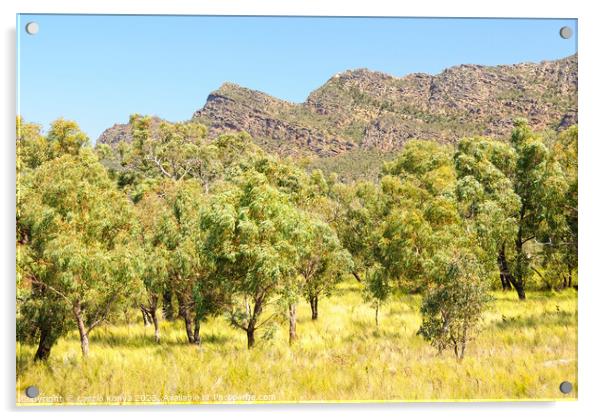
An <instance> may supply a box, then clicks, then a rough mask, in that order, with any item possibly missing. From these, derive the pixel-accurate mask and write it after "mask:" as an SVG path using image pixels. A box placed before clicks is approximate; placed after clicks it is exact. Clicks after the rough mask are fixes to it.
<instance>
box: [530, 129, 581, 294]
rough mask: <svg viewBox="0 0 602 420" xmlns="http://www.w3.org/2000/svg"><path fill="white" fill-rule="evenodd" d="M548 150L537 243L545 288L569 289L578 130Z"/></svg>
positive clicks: (568, 131)
mask: <svg viewBox="0 0 602 420" xmlns="http://www.w3.org/2000/svg"><path fill="white" fill-rule="evenodd" d="M549 148H550V158H549V159H548V162H547V167H546V176H545V178H546V185H545V188H544V189H543V193H542V196H541V202H542V203H543V204H544V206H543V209H544V212H543V213H544V214H543V218H544V219H543V223H542V227H541V229H540V230H541V234H540V235H538V236H539V238H538V242H539V244H540V245H541V246H542V249H543V264H544V266H545V268H546V281H547V282H548V284H549V285H550V286H552V285H558V286H559V287H571V286H572V283H573V275H574V274H575V272H576V270H577V255H578V216H579V215H578V162H577V160H578V159H577V156H578V150H577V149H578V129H577V126H572V127H569V128H568V129H566V130H564V131H562V132H560V133H559V134H558V135H556V136H554V137H553V138H552V142H551V144H550V145H549ZM550 277H553V279H554V280H556V281H554V280H552V279H550Z"/></svg>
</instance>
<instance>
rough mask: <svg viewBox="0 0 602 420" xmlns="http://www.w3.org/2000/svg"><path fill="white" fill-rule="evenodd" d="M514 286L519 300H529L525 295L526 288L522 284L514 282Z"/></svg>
mask: <svg viewBox="0 0 602 420" xmlns="http://www.w3.org/2000/svg"><path fill="white" fill-rule="evenodd" d="M512 285H513V286H514V289H516V293H517V294H518V299H519V300H525V299H526V298H527V296H526V295H525V288H524V286H523V284H522V282H518V281H514V282H513V283H512Z"/></svg>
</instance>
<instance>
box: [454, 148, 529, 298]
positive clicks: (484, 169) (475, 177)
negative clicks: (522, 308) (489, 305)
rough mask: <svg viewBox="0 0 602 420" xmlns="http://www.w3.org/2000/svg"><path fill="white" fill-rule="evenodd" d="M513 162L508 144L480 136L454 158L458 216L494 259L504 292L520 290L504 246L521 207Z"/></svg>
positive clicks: (512, 234)
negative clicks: (513, 289) (514, 182)
mask: <svg viewBox="0 0 602 420" xmlns="http://www.w3.org/2000/svg"><path fill="white" fill-rule="evenodd" d="M516 160H517V155H516V152H515V151H514V149H513V148H512V146H511V145H509V144H508V143H505V142H502V141H496V140H491V139H487V138H482V137H476V138H465V139H462V140H461V141H460V142H459V144H458V150H457V152H456V154H455V155H454V162H455V167H456V173H457V177H458V183H457V186H456V196H457V199H458V207H459V211H460V215H461V216H462V218H463V219H464V220H465V221H466V222H467V223H469V225H470V226H471V229H472V230H473V231H474V232H475V233H476V234H477V238H478V240H479V245H480V246H481V248H483V249H485V250H486V252H487V253H488V254H489V255H491V256H496V261H497V264H498V268H499V276H500V281H501V284H502V289H503V290H510V289H511V288H512V287H513V285H514V287H515V288H516V287H518V288H519V289H520V287H521V285H515V283H516V281H515V279H514V276H513V274H512V272H511V270H510V267H509V264H508V257H507V255H508V249H507V248H508V247H507V244H509V243H513V241H514V239H515V238H516V235H517V233H518V220H517V216H518V214H519V209H520V205H521V200H520V197H519V196H518V195H517V194H516V193H515V191H514V185H513V182H512V177H513V175H514V172H515V168H516ZM510 251H511V252H512V251H513V250H512V249H510Z"/></svg>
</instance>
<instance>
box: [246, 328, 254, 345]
mask: <svg viewBox="0 0 602 420" xmlns="http://www.w3.org/2000/svg"><path fill="white" fill-rule="evenodd" d="M254 345H255V325H252V326H251V325H249V326H248V327H247V348H248V349H250V348H252V347H253V346H254Z"/></svg>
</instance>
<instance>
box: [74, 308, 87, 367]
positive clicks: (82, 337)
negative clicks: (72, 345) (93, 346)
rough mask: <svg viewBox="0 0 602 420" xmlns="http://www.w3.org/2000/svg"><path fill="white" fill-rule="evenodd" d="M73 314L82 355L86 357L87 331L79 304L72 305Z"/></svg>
mask: <svg viewBox="0 0 602 420" xmlns="http://www.w3.org/2000/svg"><path fill="white" fill-rule="evenodd" d="M73 314H74V315H75V321H76V322H77V330H78V331H79V342H80V345H81V348H82V355H83V356H84V357H88V353H89V352H90V343H89V340H88V331H86V325H85V324H84V318H83V315H82V311H81V308H80V306H79V304H77V305H75V306H74V307H73Z"/></svg>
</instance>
